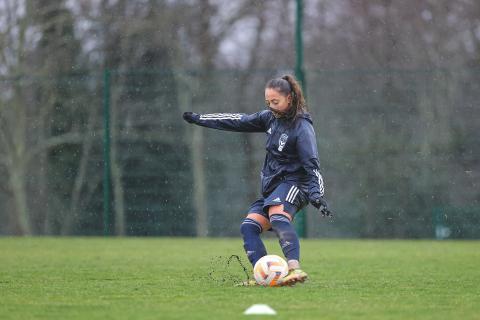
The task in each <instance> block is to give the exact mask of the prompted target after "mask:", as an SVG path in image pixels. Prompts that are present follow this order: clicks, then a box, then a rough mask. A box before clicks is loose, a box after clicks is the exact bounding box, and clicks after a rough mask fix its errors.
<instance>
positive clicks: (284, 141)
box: [278, 133, 288, 151]
mask: <svg viewBox="0 0 480 320" xmlns="http://www.w3.org/2000/svg"><path fill="white" fill-rule="evenodd" d="M287 139H288V135H287V134H286V133H282V135H281V136H280V139H278V151H282V150H283V148H284V147H285V144H287Z"/></svg>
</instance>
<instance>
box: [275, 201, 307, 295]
mask: <svg viewBox="0 0 480 320" xmlns="http://www.w3.org/2000/svg"><path fill="white" fill-rule="evenodd" d="M268 212H269V216H270V224H271V226H272V229H273V231H275V233H276V234H277V236H278V240H279V243H280V246H281V248H282V251H283V254H284V255H285V257H286V258H287V263H288V269H289V272H288V274H287V275H286V276H285V277H284V278H282V279H280V280H279V282H278V285H279V286H292V285H295V284H296V283H297V282H304V281H305V280H307V278H308V275H307V273H306V272H305V271H303V270H302V269H300V262H299V256H300V242H299V240H298V236H297V233H296V232H295V229H294V227H293V225H292V224H291V216H290V214H289V213H287V212H285V211H284V206H283V205H277V206H271V207H270V208H269V210H268Z"/></svg>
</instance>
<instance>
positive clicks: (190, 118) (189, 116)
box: [183, 112, 198, 123]
mask: <svg viewBox="0 0 480 320" xmlns="http://www.w3.org/2000/svg"><path fill="white" fill-rule="evenodd" d="M197 117H198V114H196V113H193V112H184V113H183V120H185V121H187V122H188V123H195V118H197Z"/></svg>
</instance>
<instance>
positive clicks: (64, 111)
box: [0, 69, 480, 238]
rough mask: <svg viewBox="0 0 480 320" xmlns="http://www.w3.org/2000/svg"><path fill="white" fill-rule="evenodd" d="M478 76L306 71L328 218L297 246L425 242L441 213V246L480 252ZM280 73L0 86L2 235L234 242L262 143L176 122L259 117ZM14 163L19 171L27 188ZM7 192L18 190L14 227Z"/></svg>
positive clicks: (123, 76)
mask: <svg viewBox="0 0 480 320" xmlns="http://www.w3.org/2000/svg"><path fill="white" fill-rule="evenodd" d="M476 71H478V70H463V69H462V70H416V71H408V70H352V71H335V70H333V71H325V70H322V71H315V70H310V71H307V72H306V79H307V81H306V83H307V85H308V87H307V92H308V104H309V108H310V112H311V113H312V116H313V118H314V122H315V129H316V133H317V139H318V147H319V152H320V160H321V166H322V169H323V174H324V180H325V183H326V198H327V200H328V201H329V202H330V204H331V207H332V209H333V210H334V211H335V212H336V217H335V218H334V219H333V220H329V219H322V218H320V217H318V215H316V214H315V212H314V210H312V209H308V210H307V211H308V213H307V214H306V217H305V219H306V231H307V236H312V237H323V236H327V237H416V238H418V237H436V232H437V233H438V231H437V229H438V228H437V225H439V223H438V220H436V219H437V218H435V216H436V215H435V214H432V212H436V211H435V210H439V209H437V208H448V210H449V212H454V214H453V213H452V216H453V215H455V216H458V217H460V218H458V219H459V220H455V221H462V222H461V223H460V222H458V223H457V222H455V221H453V220H449V223H451V224H454V225H455V226H453V227H452V226H449V228H451V230H455V231H452V232H451V236H452V237H453V236H454V237H455V238H462V237H469V238H475V237H476V238H478V237H479V236H480V232H479V231H480V226H479V224H478V221H477V220H475V219H476V217H477V215H478V213H479V211H480V209H478V208H480V206H479V204H478V200H479V198H480V192H479V191H478V190H479V188H478V187H477V186H476V184H477V183H478V181H479V180H478V178H479V175H478V169H479V167H480V163H479V162H478V159H477V157H476V155H478V154H479V151H480V150H479V149H480V147H479V145H480V144H478V139H477V138H476V136H477V134H476V131H477V130H478V127H480V126H479V120H478V119H480V118H479V116H480V110H479V108H478V101H479V98H480V97H479V92H480V90H479V89H480V88H479V86H480V85H479V84H480V81H478V80H480V79H479V76H478V74H479V73H478V72H476ZM287 72H288V70H287ZM280 74H283V72H282V71H278V70H254V71H248V72H243V71H236V70H228V71H208V72H198V71H183V70H167V71H165V70H158V71H156V70H136V71H128V72H120V71H116V70H111V71H108V72H107V73H105V74H102V73H99V74H83V75H75V76H65V77H62V78H61V79H51V78H48V77H40V76H36V77H22V78H17V79H4V80H3V81H2V82H1V87H2V88H1V89H2V92H3V93H2V98H1V99H2V100H1V109H0V112H1V113H0V115H1V118H2V130H3V131H2V132H3V133H2V134H3V139H4V140H5V141H4V142H3V143H4V145H7V146H9V145H10V146H15V148H10V149H8V148H4V149H3V151H2V152H1V153H0V156H1V157H0V159H2V161H1V162H0V173H1V174H2V176H3V177H5V179H4V183H3V186H2V188H1V189H0V221H1V222H2V223H1V226H0V232H1V233H2V234H11V233H15V232H18V230H21V228H20V226H21V225H22V223H23V224H25V223H27V226H28V227H29V228H30V231H31V233H33V234H85V235H102V234H109V235H114V234H125V235H185V236H191V235H201V236H238V235H239V231H238V228H239V225H240V223H241V221H242V219H243V217H244V215H245V214H246V210H247V209H248V207H249V205H250V203H251V202H253V201H254V200H255V199H256V197H258V196H259V194H260V190H259V185H260V183H259V182H260V177H259V171H260V168H261V165H262V162H263V157H264V153H265V150H264V139H265V137H264V135H263V134H241V133H230V132H223V131H216V130H209V129H205V128H200V127H196V126H192V125H188V124H186V123H185V122H183V120H182V117H181V114H182V113H183V112H184V111H194V112H198V113H205V112H245V113H253V112H256V111H258V110H260V109H262V108H264V106H263V88H264V85H265V83H266V81H267V80H268V79H270V78H271V77H274V76H278V75H280ZM106 110H108V111H109V112H108V114H107V113H105V111H106ZM106 116H107V117H106ZM23 117H24V118H23ZM22 119H25V121H24V120H22ZM24 122H25V123H24ZM107 123H108V124H109V132H108V135H105V125H106V124H107ZM22 128H23V129H22ZM20 129H22V130H23V131H22V130H20ZM106 137H108V138H109V141H108V140H107V141H106V139H105V138H106ZM9 141H11V142H9ZM105 142H107V144H105ZM5 143H7V144H5ZM105 146H109V148H108V149H105ZM16 149H18V150H16ZM19 150H20V151H19ZM105 151H108V153H106V152H105ZM19 152H20V153H19ZM21 152H23V153H21ZM106 154H107V155H108V156H109V159H110V161H106V159H105V155H106ZM18 155H23V156H24V157H25V156H26V155H28V157H30V160H29V161H28V163H26V164H25V166H24V167H23V169H22V170H23V172H24V177H25V179H23V180H22V179H19V178H18V173H21V172H22V170H17V169H18V168H16V166H15V165H14V164H15V161H13V160H12V159H16V158H15V157H18ZM106 163H107V164H108V163H109V168H110V170H108V171H107V173H108V175H105V171H104V168H105V164H106ZM105 178H107V180H108V181H107V180H105ZM16 180H18V181H20V182H21V181H23V183H24V184H23V187H24V189H23V190H24V191H25V192H24V196H25V199H24V200H25V201H24V202H25V204H26V206H25V207H26V210H24V212H23V213H22V212H20V210H19V203H21V199H22V198H21V197H18V193H17V192H18V191H14V190H16V189H14V187H15V186H17V185H18V181H16ZM20 185H22V184H20ZM106 188H107V190H109V192H108V193H105V191H106ZM106 199H109V200H108V202H106ZM465 207H468V208H472V209H469V211H468V213H465V210H464V209H462V208H465ZM456 208H457V209H456ZM477 209H478V210H477ZM19 215H23V216H22V217H23V218H22V219H18V216H19ZM24 220H26V221H27V222H25V221H24ZM22 221H23V222H22ZM467 226H468V228H467ZM22 228H23V227H22Z"/></svg>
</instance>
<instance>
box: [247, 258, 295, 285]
mask: <svg viewBox="0 0 480 320" xmlns="http://www.w3.org/2000/svg"><path fill="white" fill-rule="evenodd" d="M287 274H288V264H287V262H286V261H285V260H284V259H283V258H281V257H279V256H277V255H273V254H271V255H267V256H263V257H262V258H260V260H258V261H257V263H255V266H254V267H253V276H254V277H255V281H257V283H258V284H259V285H262V286H266V287H267V286H269V287H275V286H276V285H277V283H278V280H279V279H281V278H283V277H285V276H286V275H287Z"/></svg>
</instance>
